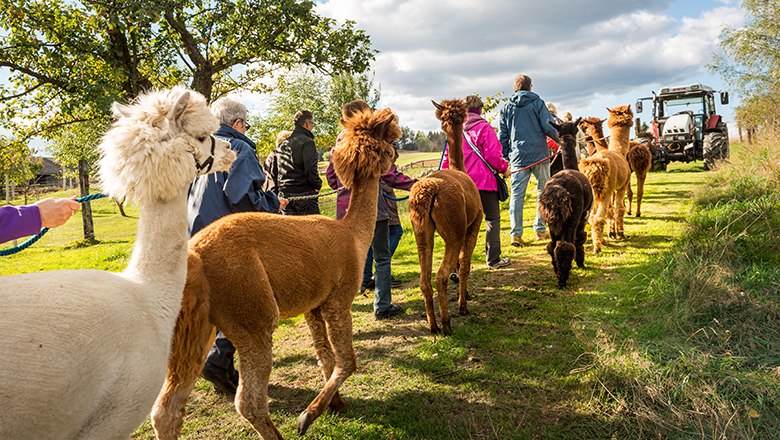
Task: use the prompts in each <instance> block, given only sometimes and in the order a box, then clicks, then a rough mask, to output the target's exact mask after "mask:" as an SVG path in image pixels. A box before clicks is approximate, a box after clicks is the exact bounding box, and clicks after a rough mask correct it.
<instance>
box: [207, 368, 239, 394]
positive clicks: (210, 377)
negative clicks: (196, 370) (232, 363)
mask: <svg viewBox="0 0 780 440" xmlns="http://www.w3.org/2000/svg"><path fill="white" fill-rule="evenodd" d="M234 371H235V370H234ZM200 375H201V376H202V377H203V378H204V379H206V380H207V381H209V382H211V383H212V384H214V389H215V390H216V391H217V392H218V393H220V394H227V395H229V396H234V395H235V394H236V389H237V388H238V384H236V383H234V382H233V381H232V380H231V372H230V371H229V370H228V369H227V368H221V367H217V366H215V365H212V364H209V363H206V365H205V366H204V367H203V370H202V371H201V372H200ZM235 376H238V372H236V373H235Z"/></svg>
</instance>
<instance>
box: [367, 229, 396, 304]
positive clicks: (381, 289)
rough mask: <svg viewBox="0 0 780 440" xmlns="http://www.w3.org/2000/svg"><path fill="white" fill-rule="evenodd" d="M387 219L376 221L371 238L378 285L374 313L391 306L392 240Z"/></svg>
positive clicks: (375, 292)
mask: <svg viewBox="0 0 780 440" xmlns="http://www.w3.org/2000/svg"><path fill="white" fill-rule="evenodd" d="M389 235H390V234H389V228H388V226H387V220H381V221H378V222H376V228H375V229H374V238H373V239H372V240H371V250H372V251H373V254H374V263H375V265H376V277H375V279H376V287H375V288H374V313H379V312H384V311H386V310H387V309H388V308H390V304H391V302H392V299H393V298H392V296H391V294H390V257H391V255H390V240H389Z"/></svg>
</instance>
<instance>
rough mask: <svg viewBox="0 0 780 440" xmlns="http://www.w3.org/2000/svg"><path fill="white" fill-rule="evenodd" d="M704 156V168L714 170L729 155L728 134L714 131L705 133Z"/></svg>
mask: <svg viewBox="0 0 780 440" xmlns="http://www.w3.org/2000/svg"><path fill="white" fill-rule="evenodd" d="M702 150H703V151H702V153H703V156H704V169H705V170H707V171H709V170H714V169H716V168H717V167H718V165H720V162H721V161H722V160H724V159H728V157H729V141H728V139H727V138H726V136H725V135H724V134H723V133H721V132H719V131H713V132H710V133H705V134H704V146H703V148H702Z"/></svg>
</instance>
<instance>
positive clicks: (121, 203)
mask: <svg viewBox="0 0 780 440" xmlns="http://www.w3.org/2000/svg"><path fill="white" fill-rule="evenodd" d="M116 206H117V207H119V213H120V214H122V217H130V216H129V215H127V214H125V201H124V200H121V201H120V200H116Z"/></svg>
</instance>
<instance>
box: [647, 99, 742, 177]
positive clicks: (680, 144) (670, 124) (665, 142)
mask: <svg viewBox="0 0 780 440" xmlns="http://www.w3.org/2000/svg"><path fill="white" fill-rule="evenodd" d="M716 93H718V92H716V91H715V90H713V89H712V88H711V87H707V86H705V85H702V84H691V85H689V86H680V87H664V88H662V89H661V91H660V92H659V93H658V94H656V93H655V92H653V96H651V97H646V98H640V99H638V100H637V101H636V113H637V114H639V113H642V107H643V106H642V103H643V101H652V102H653V114H652V121H651V124H650V127H651V135H652V136H650V137H649V138H648V143H649V144H650V147H651V150H652V151H653V169H654V170H666V165H667V164H668V163H669V162H672V161H680V162H691V161H694V160H703V161H704V169H705V170H712V169H715V168H716V167H717V166H718V163H719V162H720V161H723V160H727V159H728V158H729V133H728V128H727V127H726V123H725V122H724V121H723V118H722V117H721V116H720V115H718V114H717V112H716V110H715V94H716ZM719 94H720V103H721V104H723V105H726V104H728V103H729V93H728V92H719ZM640 126H641V120H640V118H636V128H637V132H638V131H639V127H640Z"/></svg>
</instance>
